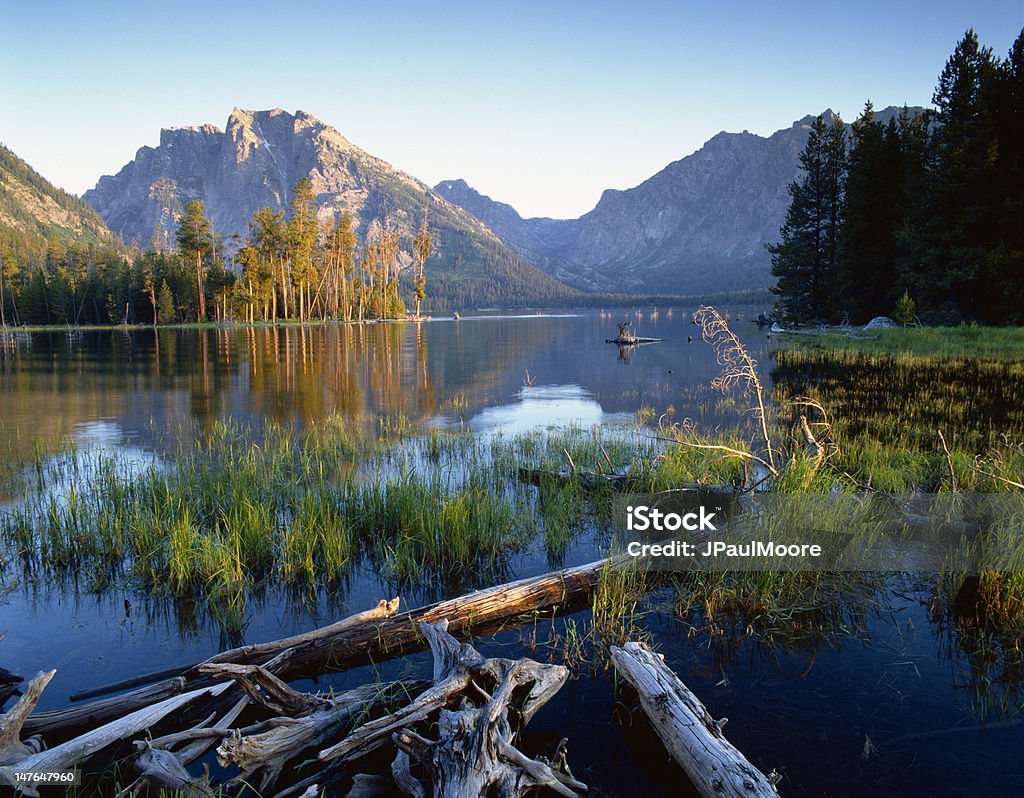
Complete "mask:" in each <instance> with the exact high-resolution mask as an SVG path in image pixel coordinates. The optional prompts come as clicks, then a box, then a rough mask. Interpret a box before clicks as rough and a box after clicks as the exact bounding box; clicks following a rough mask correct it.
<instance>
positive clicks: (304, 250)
mask: <svg viewBox="0 0 1024 798" xmlns="http://www.w3.org/2000/svg"><path fill="white" fill-rule="evenodd" d="M175 242H176V244H177V246H176V248H168V247H160V246H158V245H154V247H153V249H151V250H150V251H148V252H141V251H139V250H138V249H137V248H136V249H133V250H132V251H130V252H127V253H125V252H124V251H123V250H122V249H119V248H118V247H117V246H116V245H113V244H108V243H100V244H97V243H96V242H91V243H88V244H81V245H71V246H65V245H64V244H62V243H61V242H59V241H58V240H50V241H48V242H45V243H44V244H43V246H42V247H40V245H39V242H38V241H37V240H35V239H30V238H29V237H26V236H19V235H18V234H16V233H13V232H11V231H6V232H4V233H2V234H0V279H2V282H0V297H2V301H0V309H2V310H3V312H4V320H5V321H6V323H8V324H11V323H13V324H122V323H129V324H139V323H147V324H148V323H159V324H167V323H177V322H189V321H226V320H229V319H234V320H240V321H248V322H255V321H274V320H280V319H297V320H301V321H308V320H311V319H328V318H330V319H343V320H352V319H375V318H394V317H397V316H401V315H404V314H405V304H404V302H403V301H402V298H401V296H400V294H399V280H400V275H401V274H402V273H403V271H405V270H406V269H407V268H408V267H412V274H411V279H407V280H406V282H407V283H408V286H406V288H405V290H403V293H408V294H409V295H410V296H411V297H412V298H413V299H414V300H415V302H416V312H417V314H418V313H419V310H420V306H421V303H422V301H423V300H424V298H425V297H426V276H425V274H424V264H425V262H426V260H427V259H428V258H429V257H430V255H431V253H432V251H433V241H432V238H431V235H430V231H429V228H428V221H427V216H426V212H424V216H423V221H422V224H421V226H420V228H419V231H418V232H417V234H416V236H415V237H414V239H413V240H412V242H411V245H412V246H411V251H407V250H406V248H404V247H403V241H402V236H401V234H400V232H399V230H398V228H397V226H396V225H395V224H394V223H393V221H392V220H391V219H390V218H385V219H384V220H383V221H381V220H376V219H375V220H373V221H372V222H370V224H369V226H368V230H367V234H366V240H365V243H364V245H363V246H362V247H359V246H358V242H357V235H356V230H355V227H354V222H353V219H352V217H351V215H350V214H348V213H347V212H346V213H343V214H341V216H340V218H338V219H337V220H334V219H328V220H327V221H325V222H323V223H321V222H320V221H319V220H318V219H317V213H316V198H315V196H314V194H313V189H312V186H311V184H310V181H309V180H308V179H307V178H303V179H302V180H300V181H299V182H298V183H297V184H296V186H295V188H294V189H293V191H292V201H291V205H290V213H289V214H288V215H287V218H286V215H285V212H284V211H274V210H273V209H271V208H260V209H259V210H257V211H256V212H255V213H254V214H253V219H252V222H251V223H250V226H249V232H248V235H247V237H246V238H244V239H239V238H238V237H235V238H234V240H233V241H231V242H230V245H225V242H224V241H223V240H221V239H220V238H219V237H217V236H215V235H214V234H213V231H212V226H211V224H210V221H209V219H208V218H207V217H206V213H205V209H204V207H203V203H202V202H201V201H200V200H194V201H192V202H190V203H189V204H188V205H187V206H186V209H185V212H184V214H183V215H182V217H181V219H180V220H179V221H178V224H177V230H176V235H175Z"/></svg>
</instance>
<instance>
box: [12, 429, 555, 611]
mask: <svg viewBox="0 0 1024 798" xmlns="http://www.w3.org/2000/svg"><path fill="white" fill-rule="evenodd" d="M398 435H401V436H405V435H406V430H405V427H404V424H403V423H402V422H401V421H397V422H394V423H390V422H389V423H388V424H384V425H382V428H381V436H380V437H378V438H376V439H372V440H366V439H365V438H364V437H360V435H359V433H358V431H354V430H353V429H352V428H351V427H350V426H349V425H346V424H344V423H343V422H341V421H340V420H338V419H333V418H332V419H328V420H326V421H325V422H323V423H321V424H318V425H315V426H313V427H310V428H307V429H305V430H299V431H296V430H293V429H291V428H288V427H284V426H281V425H268V426H267V427H265V428H263V429H262V430H260V431H259V432H258V433H257V432H255V431H253V430H251V429H247V428H244V427H241V426H239V425H235V424H217V425H214V427H212V428H211V429H210V431H209V432H208V433H207V434H205V435H204V436H203V437H201V438H200V439H199V440H198V441H196V442H195V443H194V445H193V446H191V447H190V448H188V449H184V448H183V449H181V450H180V451H178V452H177V453H176V454H172V455H170V456H167V457H166V458H165V459H163V460H160V461H157V460H155V459H154V461H153V462H151V463H149V464H145V465H140V464H138V463H134V462H128V461H122V460H118V459H117V458H116V457H115V456H112V455H107V454H104V453H102V452H101V453H98V454H95V453H82V452H72V453H69V454H67V455H64V456H61V457H60V458H58V460H59V461H60V464H59V465H51V464H50V461H49V460H44V461H42V462H41V464H40V469H41V470H42V471H43V472H44V480H43V484H42V486H41V487H40V489H37V490H34V491H33V490H27V489H26V491H25V492H24V493H23V495H22V498H21V500H20V501H19V502H17V503H15V504H14V505H13V506H12V507H11V508H10V510H8V511H5V512H4V513H3V515H2V516H0V535H2V539H3V546H4V548H5V550H6V552H7V553H8V556H10V557H11V558H12V560H16V561H17V562H19V563H20V565H21V567H22V569H23V570H26V571H28V572H42V573H51V574H55V575H60V574H68V573H74V572H77V571H85V572H87V573H90V574H92V577H90V581H91V583H92V584H95V585H104V584H106V585H109V584H112V583H114V581H116V580H118V579H120V578H125V579H127V580H129V582H130V583H131V584H133V585H135V586H136V587H140V588H147V589H150V590H153V591H157V592H163V593H167V594H169V595H172V596H193V597H194V598H195V599H197V600H202V601H205V602H207V603H208V604H209V605H210V606H211V608H212V609H216V612H218V613H223V614H225V615H226V617H228V618H229V620H230V621H231V623H232V624H235V625H237V624H238V623H240V622H241V620H240V619H241V616H242V615H244V606H245V597H246V596H247V595H250V594H251V593H252V591H253V590H254V589H257V588H258V586H259V585H261V584H267V583H271V584H280V585H284V586H288V585H295V586H303V585H305V586H330V585H333V584H337V583H339V582H341V581H342V580H344V579H346V578H347V576H348V575H349V574H351V573H352V571H353V569H355V568H357V567H360V566H361V564H363V563H366V564H369V565H371V566H372V567H373V568H374V569H375V570H377V571H378V572H379V573H381V574H382V575H383V576H384V577H385V578H387V579H390V580H392V581H395V582H399V583H407V584H408V583H412V584H422V583H428V582H434V581H442V582H443V581H449V580H451V579H455V580H456V581H459V580H465V579H469V580H470V581H474V579H475V577H474V576H473V575H474V574H477V575H478V576H479V578H480V579H484V578H485V577H484V575H485V574H494V573H496V572H498V571H500V569H501V567H502V565H503V562H504V558H505V557H506V556H507V553H508V552H510V551H511V550H514V549H516V548H518V547H521V546H523V545H525V543H526V542H527V541H528V540H529V539H530V538H531V536H532V535H533V534H535V532H536V530H537V524H536V516H535V512H534V501H533V499H532V498H531V496H530V495H529V493H528V491H526V490H525V489H523V487H522V486H520V485H518V484H517V482H515V481H512V482H511V483H510V482H509V481H508V479H507V476H508V475H507V463H499V464H497V465H496V466H495V467H493V468H492V467H491V465H490V462H489V453H488V446H487V445H486V444H485V443H482V442H480V441H478V440H477V439H475V438H473V437H472V436H471V435H468V434H465V433H461V432H456V433H444V432H439V431H434V432H431V433H429V434H427V435H426V436H424V437H422V438H416V439H412V438H405V437H402V438H401V440H399V439H398V437H397V436H398ZM552 517H554V513H552ZM99 574H103V575H104V576H103V578H98V575H99Z"/></svg>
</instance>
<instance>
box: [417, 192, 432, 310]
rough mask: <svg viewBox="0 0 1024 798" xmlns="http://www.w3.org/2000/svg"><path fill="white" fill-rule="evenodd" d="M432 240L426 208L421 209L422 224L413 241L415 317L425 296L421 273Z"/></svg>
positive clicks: (428, 255)
mask: <svg viewBox="0 0 1024 798" xmlns="http://www.w3.org/2000/svg"><path fill="white" fill-rule="evenodd" d="M432 247H433V241H432V240H431V238H430V231H429V230H428V229H427V209H426V208H424V209H423V224H422V225H421V226H420V231H419V232H418V233H417V234H416V240H415V241H414V242H413V262H414V263H415V266H416V277H415V280H414V282H413V292H414V294H415V297H416V318H417V319H418V318H419V317H420V303H421V302H422V301H423V300H424V299H425V298H426V296H427V278H426V277H425V276H424V274H423V266H424V264H425V263H426V262H427V258H429V257H430V253H431V249H432Z"/></svg>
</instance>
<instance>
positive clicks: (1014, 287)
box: [989, 30, 1024, 324]
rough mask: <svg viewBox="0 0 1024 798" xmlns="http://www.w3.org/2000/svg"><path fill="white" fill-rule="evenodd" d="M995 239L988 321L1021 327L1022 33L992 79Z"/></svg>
mask: <svg viewBox="0 0 1024 798" xmlns="http://www.w3.org/2000/svg"><path fill="white" fill-rule="evenodd" d="M994 102H995V108H994V125H995V137H996V163H995V169H994V171H995V180H996V185H995V191H996V195H997V200H996V208H995V213H996V220H995V223H996V231H995V235H996V240H995V242H994V245H993V246H992V247H991V249H990V252H989V274H990V275H991V279H992V281H993V283H994V284H995V285H997V286H1000V287H1001V289H1002V291H1001V297H1000V302H999V305H998V306H997V307H995V308H993V314H992V315H993V318H994V320H995V321H998V322H1000V323H1010V324H1021V323H1024V305H1022V302H1021V298H1022V297H1024V30H1022V31H1021V32H1020V34H1019V35H1018V36H1017V39H1016V40H1015V41H1014V43H1013V46H1012V47H1011V48H1010V53H1009V55H1008V56H1007V58H1006V59H1005V60H1004V61H1003V62H1002V63H1001V64H1000V65H999V68H998V71H997V75H996V90H995V97H994Z"/></svg>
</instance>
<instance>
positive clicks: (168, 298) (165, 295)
mask: <svg viewBox="0 0 1024 798" xmlns="http://www.w3.org/2000/svg"><path fill="white" fill-rule="evenodd" d="M156 303H157V304H156V320H157V321H159V322H160V323H161V324H171V323H172V322H173V321H174V320H175V318H174V317H175V313H174V295H173V294H171V287H170V286H169V285H167V280H164V281H162V282H161V283H160V293H159V294H158V295H157V300H156Z"/></svg>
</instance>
